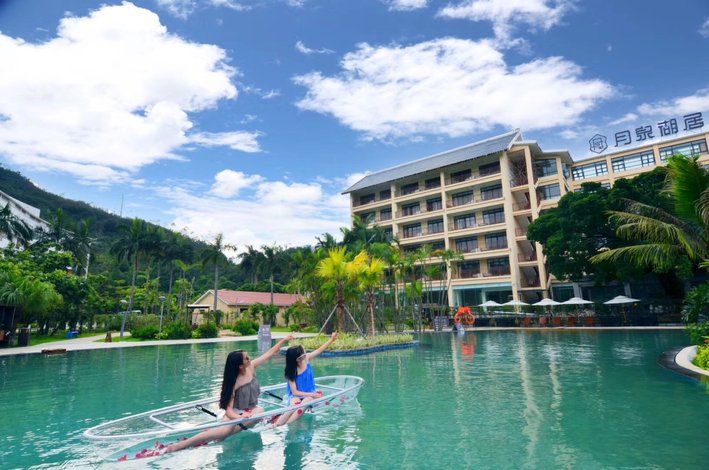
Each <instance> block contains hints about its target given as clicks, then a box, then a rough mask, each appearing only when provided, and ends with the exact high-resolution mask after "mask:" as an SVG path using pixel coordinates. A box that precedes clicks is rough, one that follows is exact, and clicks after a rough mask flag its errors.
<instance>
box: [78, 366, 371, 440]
mask: <svg viewBox="0 0 709 470" xmlns="http://www.w3.org/2000/svg"><path fill="white" fill-rule="evenodd" d="M315 384H316V386H317V389H318V390H321V391H322V392H323V396H322V397H320V398H317V399H315V400H312V401H310V402H308V403H305V404H302V405H293V406H287V404H286V402H285V401H283V400H282V398H283V397H284V396H285V395H286V384H285V382H284V383H281V384H277V385H270V386H268V387H262V388H261V395H260V397H259V405H260V406H261V407H263V409H264V410H265V412H264V413H260V414H258V415H255V416H251V417H248V418H240V419H233V420H224V419H221V415H222V414H223V411H221V412H220V410H219V399H218V398H206V399H202V400H195V401H191V402H188V403H181V404H178V405H172V406H166V407H164V408H159V409H156V410H151V411H146V412H144V413H138V414H135V415H131V416H126V417H124V418H120V419H116V420H113V421H109V422H106V423H103V424H99V425H98V426H94V427H92V428H89V429H87V430H85V431H84V437H86V438H88V439H92V440H104V441H107V440H113V441H118V440H123V439H151V438H158V437H165V436H172V435H178V434H179V435H184V434H187V433H190V432H198V431H202V430H204V429H210V428H215V427H219V426H234V425H238V424H239V423H241V424H243V425H245V426H246V425H249V426H251V425H253V424H254V423H259V422H262V421H270V420H272V419H273V418H274V416H279V415H281V414H283V413H286V412H288V411H292V410H298V409H304V410H305V411H311V412H313V413H320V412H324V411H327V410H329V409H332V408H337V407H338V406H340V405H342V404H344V403H346V402H348V401H350V400H352V399H354V398H356V397H357V394H358V393H359V389H360V388H361V387H362V385H364V379H362V378H360V377H356V376H353V375H330V376H325V377H319V378H316V379H315Z"/></svg>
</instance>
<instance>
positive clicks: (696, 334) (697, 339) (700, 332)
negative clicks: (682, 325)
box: [687, 322, 709, 344]
mask: <svg viewBox="0 0 709 470" xmlns="http://www.w3.org/2000/svg"><path fill="white" fill-rule="evenodd" d="M687 332H688V333H689V341H691V343H692V344H704V337H705V336H709V322H704V323H691V324H689V325H687Z"/></svg>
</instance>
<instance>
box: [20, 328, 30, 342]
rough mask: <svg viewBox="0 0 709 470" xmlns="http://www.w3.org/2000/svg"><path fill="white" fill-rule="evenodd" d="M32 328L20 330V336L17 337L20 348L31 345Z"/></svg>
mask: <svg viewBox="0 0 709 470" xmlns="http://www.w3.org/2000/svg"><path fill="white" fill-rule="evenodd" d="M30 331H31V330H30V328H20V335H19V336H18V337H17V345H18V346H29V345H30Z"/></svg>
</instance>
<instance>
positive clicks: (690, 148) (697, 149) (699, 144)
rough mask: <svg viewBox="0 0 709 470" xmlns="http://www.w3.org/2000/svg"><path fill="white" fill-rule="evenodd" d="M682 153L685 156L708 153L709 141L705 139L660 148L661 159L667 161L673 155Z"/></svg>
mask: <svg viewBox="0 0 709 470" xmlns="http://www.w3.org/2000/svg"><path fill="white" fill-rule="evenodd" d="M678 153H681V154H682V155H684V156H685V157H695V156H697V155H699V154H701V153H707V141H706V140H704V139H701V140H695V141H692V142H687V143H686V144H677V145H671V146H669V147H662V148H660V160H661V161H663V162H666V161H667V159H668V158H670V157H671V156H672V155H675V154H678Z"/></svg>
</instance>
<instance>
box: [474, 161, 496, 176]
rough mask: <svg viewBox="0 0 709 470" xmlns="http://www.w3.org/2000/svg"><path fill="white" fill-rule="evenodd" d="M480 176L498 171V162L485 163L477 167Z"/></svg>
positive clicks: (494, 173)
mask: <svg viewBox="0 0 709 470" xmlns="http://www.w3.org/2000/svg"><path fill="white" fill-rule="evenodd" d="M478 171H479V172H480V176H490V175H496V174H498V173H499V172H500V162H493V163H488V164H487V165H480V168H479V169H478Z"/></svg>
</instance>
